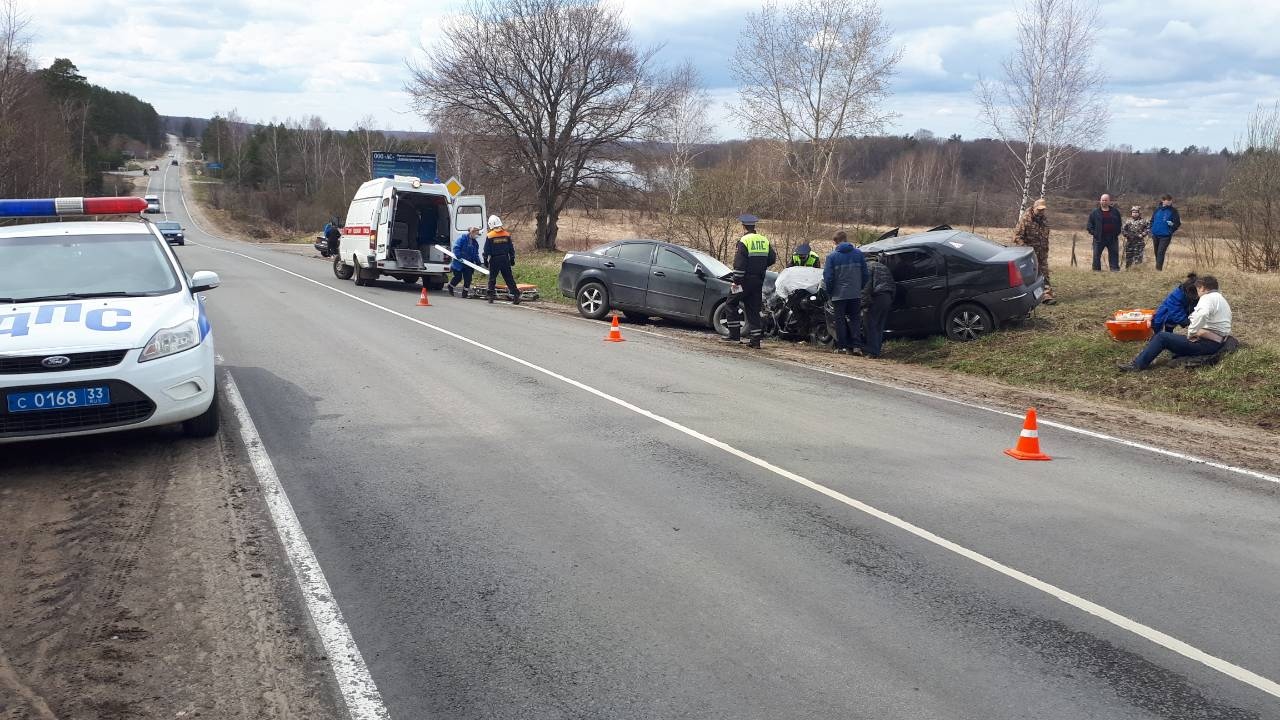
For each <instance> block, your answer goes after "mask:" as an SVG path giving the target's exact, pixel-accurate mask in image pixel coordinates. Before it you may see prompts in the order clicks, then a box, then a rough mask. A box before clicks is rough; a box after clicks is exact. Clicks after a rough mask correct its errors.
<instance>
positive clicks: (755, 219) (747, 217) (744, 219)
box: [738, 215, 760, 225]
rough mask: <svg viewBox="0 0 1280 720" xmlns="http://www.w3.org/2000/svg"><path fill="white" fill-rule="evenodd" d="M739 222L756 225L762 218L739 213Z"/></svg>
mask: <svg viewBox="0 0 1280 720" xmlns="http://www.w3.org/2000/svg"><path fill="white" fill-rule="evenodd" d="M738 222H740V223H742V224H743V225H755V224H756V223H758V222H760V218H758V217H756V216H755V215H739V216H738Z"/></svg>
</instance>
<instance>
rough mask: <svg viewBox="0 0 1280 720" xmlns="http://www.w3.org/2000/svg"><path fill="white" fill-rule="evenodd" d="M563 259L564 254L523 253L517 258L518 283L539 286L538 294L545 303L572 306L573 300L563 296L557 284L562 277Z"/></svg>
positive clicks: (516, 274)
mask: <svg viewBox="0 0 1280 720" xmlns="http://www.w3.org/2000/svg"><path fill="white" fill-rule="evenodd" d="M563 259H564V253H560V252H545V251H525V252H522V253H520V254H519V255H517V257H516V266H515V276H516V282H518V283H529V284H531V285H537V286H538V294H539V296H540V298H541V299H542V300H543V301H544V302H553V303H560V304H562V305H571V304H573V299H572V298H567V297H564V296H562V295H561V294H560V288H559V286H558V285H557V284H556V281H557V278H558V277H559V276H560V261H561V260H563Z"/></svg>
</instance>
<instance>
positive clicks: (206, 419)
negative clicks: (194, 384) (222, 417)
mask: <svg viewBox="0 0 1280 720" xmlns="http://www.w3.org/2000/svg"><path fill="white" fill-rule="evenodd" d="M219 424H220V423H219V416H218V390H217V388H214V391H213V402H211V403H209V409H208V410H205V411H204V412H202V413H200V414H199V415H197V416H195V417H193V418H191V419H190V420H183V421H182V434H184V435H186V436H187V437H192V438H207V437H213V436H214V435H217V434H218V425H219Z"/></svg>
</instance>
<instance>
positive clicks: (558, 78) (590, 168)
mask: <svg viewBox="0 0 1280 720" xmlns="http://www.w3.org/2000/svg"><path fill="white" fill-rule="evenodd" d="M443 35H444V36H443V38H442V39H441V40H440V42H439V43H438V44H437V45H435V46H433V47H426V48H424V51H425V53H426V55H427V60H426V62H425V63H424V64H421V65H415V66H413V67H412V68H411V69H412V79H411V80H410V82H409V83H408V85H407V87H406V90H408V92H409V93H410V94H412V95H413V98H414V101H415V104H416V106H417V108H418V110H419V111H420V112H421V113H422V114H423V116H424V117H426V118H428V119H432V118H438V117H440V113H441V112H442V111H446V110H452V111H458V112H461V113H463V114H465V116H466V117H468V118H469V119H470V120H471V121H472V122H473V123H474V127H473V129H474V131H475V132H476V133H478V134H482V135H492V136H496V137H505V138H513V139H518V141H519V142H518V144H517V145H516V150H517V156H518V158H519V161H520V165H521V170H523V171H524V172H526V173H528V175H529V176H530V178H531V179H532V181H533V185H534V187H535V188H536V195H537V201H536V204H535V210H534V213H535V217H536V219H537V230H536V235H535V244H536V245H537V247H539V248H544V249H554V248H555V246H556V235H557V233H558V231H559V218H560V212H561V211H562V210H563V209H564V208H565V206H566V204H568V202H569V201H570V200H571V199H572V198H573V196H574V194H575V192H577V191H578V190H579V189H580V188H581V187H583V185H584V184H585V183H587V182H589V181H592V180H599V179H601V175H602V172H601V170H600V168H602V167H608V165H607V163H604V162H602V161H607V160H610V159H612V158H613V156H614V155H616V154H617V153H618V152H619V150H620V147H619V146H620V144H621V143H623V142H624V141H627V140H633V139H639V138H642V137H644V136H645V135H646V134H647V133H648V131H649V130H650V129H651V128H652V126H653V125H654V123H655V122H656V121H657V120H658V119H659V118H660V117H661V116H662V115H663V114H665V113H667V112H668V111H669V109H670V108H671V106H672V103H673V102H674V101H675V99H676V98H677V97H678V88H677V87H676V84H675V83H674V82H673V81H672V80H671V78H669V77H665V76H663V75H662V74H660V73H659V72H658V71H657V70H655V68H654V66H653V56H654V54H655V53H656V51H657V49H656V48H648V49H642V48H639V47H637V46H636V44H635V42H634V41H633V39H632V37H631V31H630V28H628V27H627V25H626V23H625V22H624V21H623V19H622V17H621V15H620V12H619V8H618V7H617V6H615V5H609V4H605V3H604V2H602V1H601V0H472V2H471V5H470V7H469V10H468V12H467V14H465V15H461V16H459V17H457V18H455V19H454V20H452V21H451V22H449V23H448V24H447V25H446V26H445V28H444V33H443ZM606 172H607V171H606Z"/></svg>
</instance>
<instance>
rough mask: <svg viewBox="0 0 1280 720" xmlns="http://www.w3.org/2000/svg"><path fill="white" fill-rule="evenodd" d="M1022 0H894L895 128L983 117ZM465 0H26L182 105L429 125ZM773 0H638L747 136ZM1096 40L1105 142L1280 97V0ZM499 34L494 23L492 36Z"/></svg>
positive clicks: (103, 74) (1170, 0)
mask: <svg viewBox="0 0 1280 720" xmlns="http://www.w3.org/2000/svg"><path fill="white" fill-rule="evenodd" d="M1014 1H1015V0H967V1H966V2H963V3H960V2H937V1H936V0H892V1H891V0H880V2H881V3H882V7H883V12H884V18H885V21H886V22H887V23H888V24H889V25H890V26H891V28H892V29H893V30H894V33H895V42H896V43H897V44H899V45H900V46H901V47H902V48H903V59H902V63H901V65H900V66H899V71H898V74H897V76H896V77H895V80H894V84H893V89H894V91H895V95H893V96H892V97H891V98H889V100H888V106H889V109H891V110H893V111H894V112H897V113H898V114H899V115H900V116H901V117H900V118H899V120H898V121H897V122H896V124H895V126H894V128H893V131H894V132H911V131H914V130H915V129H916V128H920V127H924V128H929V129H931V130H933V131H934V132H935V133H937V134H938V135H939V136H944V137H945V136H946V135H949V134H952V133H960V134H962V135H964V136H965V137H974V136H976V135H981V134H983V132H982V128H981V126H980V124H979V123H978V121H977V110H976V107H975V106H974V102H973V97H972V87H973V84H974V82H975V79H976V78H977V77H979V76H986V77H993V76H996V75H998V74H999V72H1000V61H1001V59H1002V58H1003V57H1004V56H1005V55H1007V54H1008V53H1009V51H1010V50H1011V49H1012V47H1013V42H1014V34H1015V30H1016V22H1015V17H1014V14H1013V10H1012V8H1013V2H1014ZM461 2H462V0H445V2H444V3H442V4H434V3H433V4H426V3H417V4H409V3H405V2H403V0H358V1H357V2H352V0H307V1H306V2H302V1H301V0H213V1H210V0H151V2H139V1H138V0H19V6H20V9H21V10H23V11H24V12H26V13H27V14H28V15H29V16H30V17H31V20H32V29H33V30H34V31H35V33H36V42H35V46H34V50H35V52H36V54H37V56H38V58H39V59H40V60H41V61H42V62H44V63H48V62H50V61H52V59H53V58H55V57H69V58H71V59H72V60H73V61H74V62H75V63H76V64H77V65H78V66H79V67H80V69H81V72H82V73H83V74H85V75H86V76H87V77H88V78H89V79H90V80H91V81H93V82H96V83H98V84H101V85H104V86H107V87H111V88H113V89H120V90H126V91H128V92H132V93H134V94H135V95H138V96H139V97H141V98H143V99H145V100H148V101H150V102H152V103H153V104H154V105H155V106H156V109H157V110H159V111H160V112H161V113H164V114H169V115H199V116H209V115H211V114H213V113H214V112H216V111H226V110H229V109H232V108H236V109H238V110H239V112H240V113H241V114H242V115H244V116H246V117H249V118H254V119H261V120H268V119H271V118H278V119H283V118H286V117H299V116H302V115H310V114H317V115H320V116H322V117H324V118H325V119H326V120H327V121H328V122H329V123H330V124H331V125H332V126H334V127H339V128H345V127H350V126H351V125H352V124H354V123H355V121H356V120H358V119H359V118H361V117H363V116H366V115H373V116H374V117H375V118H376V119H377V120H378V122H379V123H380V124H381V125H383V126H385V127H394V128H403V129H421V128H423V127H424V124H423V122H422V121H421V120H420V119H418V118H416V117H415V116H414V115H413V114H412V113H410V112H409V110H408V109H409V99H408V97H407V96H406V95H405V94H404V92H403V91H402V86H403V84H404V82H405V80H406V79H407V77H408V71H407V69H406V67H405V60H406V59H409V58H415V57H418V55H419V46H420V44H422V43H427V44H430V43H431V42H433V41H435V40H436V39H438V37H439V34H440V25H441V23H442V22H443V21H444V19H445V18H446V17H447V16H448V14H449V13H451V12H456V11H458V9H459V8H460V7H461ZM761 2H762V0H702V1H701V2H696V3H690V2H671V0H620V1H619V7H620V8H621V11H622V13H623V15H624V17H626V19H627V20H628V21H629V22H630V23H631V24H632V27H633V28H634V30H635V32H636V35H637V37H638V38H639V39H640V40H641V41H642V42H644V43H666V48H665V49H664V50H663V52H662V54H661V55H660V56H659V60H660V61H662V62H667V63H671V64H674V63H677V62H679V61H681V60H682V59H684V58H685V57H688V58H690V59H692V60H693V62H694V64H695V66H697V67H698V69H699V70H700V71H701V72H702V75H703V77H704V78H706V80H707V82H708V83H709V84H710V85H711V86H712V87H714V88H716V89H715V90H714V92H713V95H714V97H715V98H716V105H715V108H714V109H713V117H714V119H715V121H716V123H717V127H718V129H719V132H720V134H721V136H722V137H736V136H741V134H742V132H741V130H740V129H739V128H738V126H737V125H736V123H735V122H734V120H733V118H732V115H731V113H729V112H728V111H727V110H726V109H725V103H726V102H731V101H733V100H735V99H736V92H735V91H734V90H733V89H732V88H731V87H725V86H727V85H730V84H731V83H732V78H731V77H730V75H729V73H728V65H729V62H730V60H731V58H732V55H733V53H734V52H736V44H737V35H736V30H737V28H738V27H740V25H741V23H742V21H743V18H744V17H745V15H746V14H747V13H748V12H750V11H753V10H756V9H758V8H759V7H760V5H761ZM1100 25H1101V26H1100V28H1099V29H1098V32H1097V33H1096V35H1095V37H1096V38H1097V45H1096V46H1095V48H1094V50H1095V57H1096V58H1097V60H1098V62H1099V63H1100V65H1101V66H1102V67H1103V68H1104V70H1105V71H1106V74H1107V91H1108V92H1109V93H1110V94H1111V95H1112V98H1113V104H1112V107H1113V122H1112V129H1111V132H1110V134H1109V137H1107V138H1104V139H1100V140H1099V142H1100V143H1101V144H1106V143H1131V144H1133V145H1135V146H1137V147H1150V146H1151V145H1153V144H1154V145H1157V146H1159V145H1167V146H1169V147H1174V146H1177V147H1182V146H1185V145H1188V144H1192V143H1194V144H1197V145H1204V144H1208V145H1212V146H1214V147H1221V146H1223V145H1231V144H1232V143H1233V141H1234V136H1235V134H1236V132H1237V131H1238V130H1239V129H1240V128H1242V127H1243V125H1244V123H1245V119H1246V117H1247V115H1248V114H1249V112H1251V111H1252V110H1253V108H1254V107H1255V105H1256V104H1257V103H1259V102H1272V101H1274V100H1275V99H1276V98H1280V62H1277V61H1278V60H1280V43H1276V42H1275V40H1274V36H1275V32H1276V28H1277V27H1280V2H1259V1H1258V0H1215V1H1214V2H1213V3H1206V2H1204V0H1166V2H1165V3H1163V4H1162V5H1161V7H1160V9H1159V11H1158V12H1155V13H1153V12H1152V11H1151V9H1150V5H1149V4H1148V3H1146V2H1140V0H1112V1H1111V2H1109V3H1107V4H1106V5H1105V6H1104V7H1103V15H1102V17H1101V18H1100ZM476 41H477V42H483V38H477V40H476Z"/></svg>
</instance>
